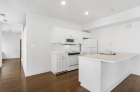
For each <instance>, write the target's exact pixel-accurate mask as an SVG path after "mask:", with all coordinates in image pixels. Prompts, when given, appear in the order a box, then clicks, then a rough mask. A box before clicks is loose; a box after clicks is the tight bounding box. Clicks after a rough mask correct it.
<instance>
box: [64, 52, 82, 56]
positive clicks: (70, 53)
mask: <svg viewBox="0 0 140 92" xmlns="http://www.w3.org/2000/svg"><path fill="white" fill-rule="evenodd" d="M65 53H68V55H79V54H80V51H67V52H65Z"/></svg>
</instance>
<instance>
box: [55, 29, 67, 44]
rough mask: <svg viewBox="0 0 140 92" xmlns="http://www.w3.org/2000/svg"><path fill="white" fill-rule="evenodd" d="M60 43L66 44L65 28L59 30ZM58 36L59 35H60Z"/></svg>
mask: <svg viewBox="0 0 140 92" xmlns="http://www.w3.org/2000/svg"><path fill="white" fill-rule="evenodd" d="M58 34H59V41H60V43H63V44H64V43H65V40H64V39H65V30H64V28H59V33H58ZM58 34H57V35H58Z"/></svg>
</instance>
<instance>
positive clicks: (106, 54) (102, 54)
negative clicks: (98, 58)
mask: <svg viewBox="0 0 140 92" xmlns="http://www.w3.org/2000/svg"><path fill="white" fill-rule="evenodd" d="M99 54H102V55H116V53H99Z"/></svg>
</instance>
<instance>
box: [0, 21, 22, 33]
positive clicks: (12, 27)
mask: <svg viewBox="0 0 140 92" xmlns="http://www.w3.org/2000/svg"><path fill="white" fill-rule="evenodd" d="M2 31H3V32H12V33H21V31H23V26H22V25H20V24H9V23H2Z"/></svg>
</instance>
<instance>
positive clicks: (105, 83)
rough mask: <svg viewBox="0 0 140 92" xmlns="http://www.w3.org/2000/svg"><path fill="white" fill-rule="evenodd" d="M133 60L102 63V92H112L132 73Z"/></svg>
mask: <svg viewBox="0 0 140 92" xmlns="http://www.w3.org/2000/svg"><path fill="white" fill-rule="evenodd" d="M130 61H131V59H126V60H122V61H120V62H117V63H106V62H102V63H101V66H102V67H101V71H102V72H101V75H102V76H101V92H110V91H111V90H112V89H114V88H115V87H116V86H117V85H118V84H119V83H120V82H121V81H123V80H124V79H125V78H126V77H127V76H128V75H129V74H130V72H131V65H130V64H131V62H130Z"/></svg>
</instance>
